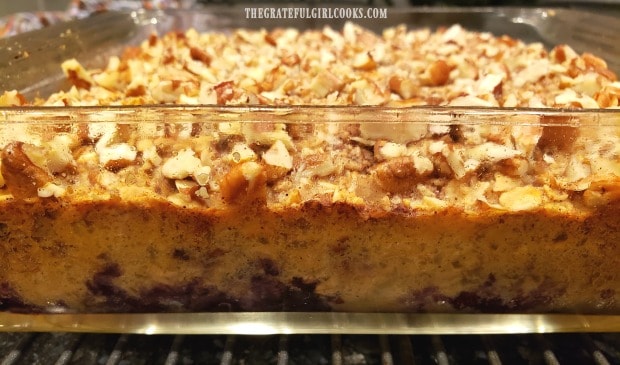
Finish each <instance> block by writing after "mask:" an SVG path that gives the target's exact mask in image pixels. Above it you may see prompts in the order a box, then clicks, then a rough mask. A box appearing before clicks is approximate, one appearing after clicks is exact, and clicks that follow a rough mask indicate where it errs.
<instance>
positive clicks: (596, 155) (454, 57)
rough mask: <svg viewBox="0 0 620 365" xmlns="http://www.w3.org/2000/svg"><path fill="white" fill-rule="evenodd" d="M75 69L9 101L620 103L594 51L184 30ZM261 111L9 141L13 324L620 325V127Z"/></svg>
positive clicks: (1, 250)
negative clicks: (589, 319) (592, 317)
mask: <svg viewBox="0 0 620 365" xmlns="http://www.w3.org/2000/svg"><path fill="white" fill-rule="evenodd" d="M63 70H64V71H65V73H66V75H67V78H68V79H69V80H70V81H71V82H72V83H73V87H71V88H70V89H69V90H68V91H63V92H58V93H56V94H53V95H51V96H49V97H48V98H46V99H37V100H33V101H26V100H25V99H24V98H23V97H22V96H21V95H20V94H19V93H17V92H15V91H7V92H5V93H4V94H3V95H2V96H0V104H1V105H6V106H11V105H18V106H19V105H37V106H106V105H142V104H184V105H187V104H190V105H191V104H201V105H202V104H209V105H321V106H326V105H327V106H332V105H348V106H349V105H379V106H387V107H408V106H417V105H435V106H452V107H457V106H477V107H498V106H499V107H537V108H569V109H590V108H594V109H603V108H617V107H618V98H619V97H620V83H619V82H618V81H617V80H616V76H615V74H614V73H613V72H611V71H610V70H608V69H607V66H606V64H605V62H604V61H603V60H601V59H599V58H597V57H596V56H594V55H591V54H577V53H576V52H575V51H573V50H572V49H571V48H570V47H569V46H566V45H559V46H557V47H555V48H554V49H553V50H551V51H546V50H545V49H544V48H543V47H542V46H541V45H539V44H524V43H522V42H520V41H518V40H515V39H512V38H509V37H506V36H502V37H499V36H493V35H491V34H487V33H476V32H470V31H467V30H465V29H463V28H461V27H460V26H458V25H455V26H453V27H450V28H445V29H439V30H437V31H430V30H407V29H406V28H405V27H395V28H390V29H387V30H385V31H384V32H383V34H381V35H376V34H373V33H371V32H369V31H367V30H365V29H362V28H359V27H357V26H355V25H353V24H347V25H345V27H344V28H343V29H342V30H338V31H336V30H332V29H329V28H325V29H322V30H316V31H306V32H299V31H297V30H293V29H278V30H274V31H270V32H268V31H264V30H261V31H250V30H236V31H234V32H232V33H231V34H224V33H208V34H199V33H197V32H195V31H193V30H189V31H187V32H185V33H170V34H167V35H164V36H162V37H158V36H155V35H153V36H152V37H150V38H149V39H148V40H146V41H145V42H144V43H143V44H142V45H141V46H140V47H137V48H128V49H127V51H126V52H125V53H124V55H123V56H122V57H119V58H112V59H110V61H109V63H108V65H107V66H106V67H105V68H103V69H96V70H95V69H93V70H87V69H85V68H83V67H82V66H81V65H80V64H79V62H78V61H76V60H68V61H66V62H65V63H64V64H63ZM188 110H189V109H188ZM309 110H310V109H309ZM116 112H119V111H118V110H117V111H116ZM309 113H311V111H310V112H309ZM377 113H380V112H377ZM112 114H113V113H112ZM166 115H167V114H166ZM260 115H262V118H260V119H259V120H256V121H244V122H239V121H236V120H230V121H226V122H223V121H221V120H219V121H218V122H212V121H209V120H200V119H199V118H198V119H197V118H194V117H192V115H191V113H185V114H184V113H183V110H182V109H180V110H179V113H178V115H176V116H175V117H174V118H170V117H162V118H161V120H160V121H158V122H153V121H149V122H143V123H120V122H116V121H114V120H112V121H110V122H90V123H89V122H88V120H79V121H77V122H69V121H63V122H61V123H57V124H50V125H48V126H42V125H23V124H21V125H19V124H16V123H10V121H9V122H7V123H5V124H4V125H3V126H2V129H1V132H2V133H0V142H1V144H2V148H3V149H2V155H1V170H0V171H1V174H2V179H1V180H2V181H0V183H2V189H1V190H0V206H1V208H0V240H1V241H0V242H1V244H0V254H1V255H0V263H1V265H0V308H2V309H3V310H11V311H77V312H143V311H229V310H234V311H281V310H285V311H300V310H303V311H315V310H316V311H327V310H335V311H361V312H365V311H368V312H374V311H388V312H394V311H396V312H454V311H458V312H501V313H504V312H515V313H516V312H565V313H574V312H579V313H618V311H619V309H620V308H619V307H620V304H619V303H618V296H619V294H618V291H619V290H620V284H619V283H620V280H619V279H620V278H619V276H620V269H619V268H618V265H617V260H616V258H615V257H616V256H617V251H618V242H619V241H620V207H619V204H618V201H619V200H620V188H619V183H620V158H619V155H620V143H619V142H620V131H619V128H618V127H616V126H613V125H606V126H605V125H601V126H595V127H592V126H587V127H585V126H582V127H580V126H579V125H575V124H571V121H570V120H567V118H563V117H562V116H558V115H556V116H554V117H539V116H538V115H537V114H533V115H529V116H525V117H524V118H525V119H524V120H523V122H522V123H496V124H492V123H476V121H472V120H468V121H466V122H463V121H460V122H459V121H457V120H455V119H447V120H444V119H441V118H439V117H438V120H437V121H436V122H432V123H428V122H425V123H415V122H410V121H409V122H398V123H391V124H383V123H379V122H376V121H372V120H367V121H364V122H360V123H353V122H339V120H338V116H339V115H340V116H342V115H346V110H340V111H338V110H335V111H334V113H333V115H331V116H330V117H328V118H325V119H321V120H313V121H312V122H301V121H294V120H290V118H288V119H287V118H285V117H282V116H280V117H278V114H277V112H273V113H271V114H269V113H268V112H265V113H263V114H260ZM321 115H322V116H325V114H321ZM444 116H445V115H444Z"/></svg>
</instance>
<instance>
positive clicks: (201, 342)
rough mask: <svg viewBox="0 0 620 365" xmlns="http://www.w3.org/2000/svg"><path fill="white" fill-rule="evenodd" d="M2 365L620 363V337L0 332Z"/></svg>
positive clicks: (598, 334)
mask: <svg viewBox="0 0 620 365" xmlns="http://www.w3.org/2000/svg"><path fill="white" fill-rule="evenodd" d="M0 364H2V365H20V364H23V365H25V364H28V365H36V364H56V365H70V364H74V365H75V364H101V365H131V364H164V365H174V364H220V365H233V364H277V365H286V364H290V365H294V364H299V365H301V364H308V365H310V364H313V365H314V364H316V365H321V364H333V365H354V364H355V365H358V364H359V365H361V364H381V365H392V364H438V365H450V364H489V365H499V364H530V365H537V364H541V365H542V364H544V365H559V364H596V365H613V364H620V334H600V333H597V334H545V335H540V334H529V335H484V336H480V335H451V336H448V335H445V336H440V335H398V336H396V335H268V336H235V335H229V336H213V335H204V336H203V335H190V336H184V335H177V336H172V335H127V334H122V335H119V334H80V333H58V332H46V333H3V334H0Z"/></svg>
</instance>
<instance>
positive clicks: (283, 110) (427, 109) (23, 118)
mask: <svg viewBox="0 0 620 365" xmlns="http://www.w3.org/2000/svg"><path fill="white" fill-rule="evenodd" d="M233 121H236V122H278V123H326V122H330V123H414V124H418V123H419V124H429V123H432V124H447V125H451V124H477V125H485V124H493V125H511V126H519V125H536V126H547V125H549V126H570V127H582V126H583V127H586V126H590V127H619V126H620V109H613V108H610V109H560V108H492V107H489V108H480V107H444V106H413V107H406V108H402V107H385V106H314V105H293V106H263V105H247V106H229V105H226V106H218V105H140V106H95V107H92V106H77V107H76V106H68V107H46V106H28V107H0V123H2V124H5V123H8V124H11V123H26V124H31V125H43V124H72V123H97V122H116V123H128V124H131V123H153V122H154V123H167V124H170V123H187V122H192V123H196V122H204V123H209V122H210V123H218V122H233Z"/></svg>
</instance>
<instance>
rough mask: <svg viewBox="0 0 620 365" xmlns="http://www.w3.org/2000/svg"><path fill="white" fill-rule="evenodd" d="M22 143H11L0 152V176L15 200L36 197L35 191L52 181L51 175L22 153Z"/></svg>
mask: <svg viewBox="0 0 620 365" xmlns="http://www.w3.org/2000/svg"><path fill="white" fill-rule="evenodd" d="M24 145H25V144H24V143H23V142H13V143H10V144H8V145H7V146H6V147H4V149H3V150H2V167H1V171H2V176H3V177H4V181H5V183H6V186H7V188H8V190H9V192H10V193H11V194H13V196H14V197H16V198H30V197H36V196H37V195H38V194H37V190H38V189H39V188H40V187H42V186H44V185H45V184H47V183H48V182H51V181H52V177H51V175H50V174H49V173H48V172H47V171H45V170H44V169H42V168H41V167H39V166H37V165H35V164H34V163H33V162H32V161H31V160H30V158H29V157H28V155H27V154H26V153H25V152H24Z"/></svg>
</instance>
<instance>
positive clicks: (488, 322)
mask: <svg viewBox="0 0 620 365" xmlns="http://www.w3.org/2000/svg"><path fill="white" fill-rule="evenodd" d="M618 331H620V315H614V314H612V315H608V314H605V315H597V314H596V315H588V314H451V313H450V314H448V313H341V312H233V313H230V312H216V313H120V314H117V313H111V314H88V313H79V314H69V313H62V314H58V313H53V314H19V313H9V312H2V313H0V332H90V333H128V334H237V335H272V334H391V335H398V334H424V335H432V334H517V333H519V334H527V333H594V332H600V333H603V332H618Z"/></svg>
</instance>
